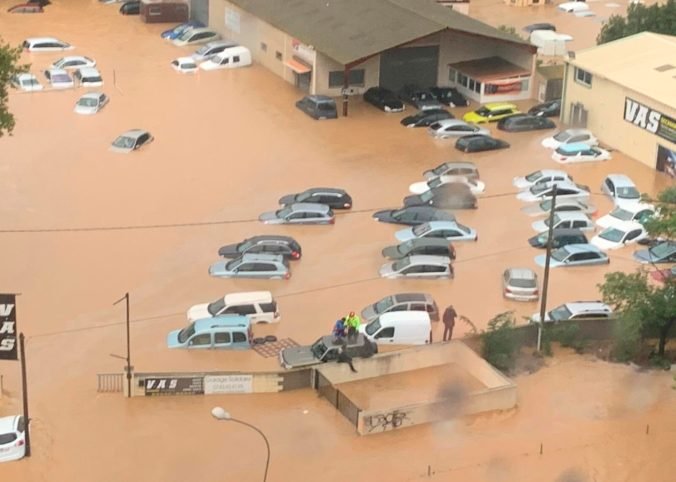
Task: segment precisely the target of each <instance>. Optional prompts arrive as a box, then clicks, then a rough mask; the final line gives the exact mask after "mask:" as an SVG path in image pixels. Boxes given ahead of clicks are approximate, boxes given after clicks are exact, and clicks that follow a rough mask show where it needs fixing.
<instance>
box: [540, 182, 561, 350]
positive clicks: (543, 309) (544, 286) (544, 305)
mask: <svg viewBox="0 0 676 482" xmlns="http://www.w3.org/2000/svg"><path fill="white" fill-rule="evenodd" d="M556 193H557V188H556V184H554V189H553V192H552V206H551V208H550V211H549V229H548V230H547V254H546V256H545V275H544V279H543V280H542V302H541V303H540V323H538V346H537V351H538V352H540V348H541V347H542V329H543V327H544V325H545V313H546V311H547V293H548V291H549V264H550V261H551V259H552V233H553V231H554V214H555V210H556Z"/></svg>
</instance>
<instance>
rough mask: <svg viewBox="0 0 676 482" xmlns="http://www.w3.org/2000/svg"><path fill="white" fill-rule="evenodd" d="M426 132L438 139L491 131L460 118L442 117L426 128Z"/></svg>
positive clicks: (486, 134)
mask: <svg viewBox="0 0 676 482" xmlns="http://www.w3.org/2000/svg"><path fill="white" fill-rule="evenodd" d="M427 133H428V134H429V135H431V136H432V137H436V138H438V139H447V138H449V137H462V136H469V135H471V134H483V135H485V136H488V135H490V134H491V131H489V130H488V129H486V128H485V127H480V126H478V125H476V124H469V123H467V122H465V121H463V120H460V119H442V120H440V121H437V122H435V123H434V124H432V125H430V126H429V127H428V128H427Z"/></svg>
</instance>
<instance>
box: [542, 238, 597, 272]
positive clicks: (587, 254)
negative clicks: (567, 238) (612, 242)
mask: <svg viewBox="0 0 676 482" xmlns="http://www.w3.org/2000/svg"><path fill="white" fill-rule="evenodd" d="M545 259H546V255H544V254H541V255H538V256H536V257H535V263H536V264H537V265H538V266H544V265H545ZM608 263H610V259H609V258H608V255H607V254H606V253H604V252H603V251H601V250H600V249H599V248H597V247H596V246H594V245H593V244H589V243H587V244H567V245H565V246H564V247H562V248H559V249H557V250H554V251H552V259H551V261H550V264H549V266H550V267H551V268H558V267H561V266H587V265H594V264H608Z"/></svg>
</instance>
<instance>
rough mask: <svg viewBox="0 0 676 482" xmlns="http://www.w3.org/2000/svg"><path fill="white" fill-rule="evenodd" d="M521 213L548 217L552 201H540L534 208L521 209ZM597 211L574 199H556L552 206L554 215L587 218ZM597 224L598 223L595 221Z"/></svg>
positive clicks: (591, 205) (590, 205) (587, 204)
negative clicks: (554, 204) (576, 215)
mask: <svg viewBox="0 0 676 482" xmlns="http://www.w3.org/2000/svg"><path fill="white" fill-rule="evenodd" d="M521 211H522V212H524V213H526V214H528V215H529V216H544V215H549V213H550V212H551V211H552V201H551V199H550V200H547V201H542V202H539V203H538V204H536V205H535V206H526V207H525V208H522V209H521ZM596 211H597V208H596V206H594V205H593V204H589V203H583V202H580V201H576V200H575V199H557V200H556V206H554V212H555V213H566V212H577V213H584V214H587V215H588V216H593V215H594V214H595V213H596ZM597 224H598V221H597Z"/></svg>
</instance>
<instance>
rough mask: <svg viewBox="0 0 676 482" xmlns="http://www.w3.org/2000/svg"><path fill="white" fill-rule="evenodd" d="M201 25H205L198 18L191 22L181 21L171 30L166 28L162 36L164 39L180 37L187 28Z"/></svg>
mask: <svg viewBox="0 0 676 482" xmlns="http://www.w3.org/2000/svg"><path fill="white" fill-rule="evenodd" d="M201 27H204V24H203V23H202V22H199V21H197V20H191V21H190V22H185V23H180V24H178V25H176V26H175V27H172V28H170V29H169V30H165V31H164V32H162V33H161V34H160V36H161V37H162V38H163V39H167V40H174V39H175V38H178V37H180V36H181V35H182V34H183V32H185V31H186V30H190V29H191V28H201Z"/></svg>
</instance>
